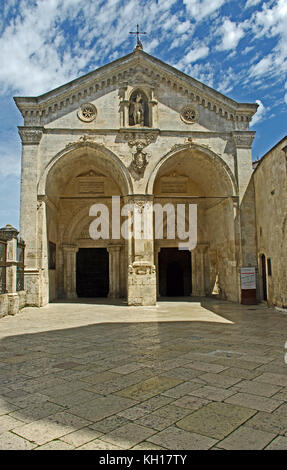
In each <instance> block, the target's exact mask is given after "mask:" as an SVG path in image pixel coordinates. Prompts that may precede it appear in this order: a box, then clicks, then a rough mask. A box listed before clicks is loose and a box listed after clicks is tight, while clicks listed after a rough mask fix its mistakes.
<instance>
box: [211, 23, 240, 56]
mask: <svg viewBox="0 0 287 470" xmlns="http://www.w3.org/2000/svg"><path fill="white" fill-rule="evenodd" d="M217 34H218V35H219V36H221V42H220V44H219V45H218V46H217V49H218V50H220V51H227V50H229V49H236V47H237V45H238V43H239V41H240V39H242V38H243V36H244V34H245V33H244V24H236V23H234V22H232V21H231V20H230V19H229V18H224V19H223V23H222V25H221V27H220V28H219V29H218V33H217Z"/></svg>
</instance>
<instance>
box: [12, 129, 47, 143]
mask: <svg viewBox="0 0 287 470" xmlns="http://www.w3.org/2000/svg"><path fill="white" fill-rule="evenodd" d="M43 130H44V128H43V127H21V126H18V132H19V135H20V137H21V141H22V144H23V145H38V144H39V143H40V140H41V138H42V135H43Z"/></svg>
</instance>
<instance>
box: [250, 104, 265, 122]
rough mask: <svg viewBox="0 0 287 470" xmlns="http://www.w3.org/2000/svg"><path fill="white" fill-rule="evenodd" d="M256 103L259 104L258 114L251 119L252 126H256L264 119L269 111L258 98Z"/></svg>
mask: <svg viewBox="0 0 287 470" xmlns="http://www.w3.org/2000/svg"><path fill="white" fill-rule="evenodd" d="M256 103H257V104H258V105H259V106H258V109H257V112H256V114H255V115H254V116H253V118H252V119H251V121H250V126H254V125H255V124H258V122H260V121H262V120H263V118H264V117H265V115H266V113H267V109H266V108H265V106H264V104H263V103H262V101H260V100H256Z"/></svg>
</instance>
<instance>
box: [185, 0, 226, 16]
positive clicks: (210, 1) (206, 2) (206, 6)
mask: <svg viewBox="0 0 287 470" xmlns="http://www.w3.org/2000/svg"><path fill="white" fill-rule="evenodd" d="M228 1H229V0H183V3H184V4H185V6H186V9H187V11H188V12H189V13H190V14H191V16H192V17H193V18H195V19H198V20H201V19H203V18H205V17H207V16H210V15H211V14H212V13H214V12H215V11H217V10H219V8H221V7H222V6H223V5H224V4H225V3H228Z"/></svg>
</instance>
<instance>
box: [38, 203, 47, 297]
mask: <svg viewBox="0 0 287 470" xmlns="http://www.w3.org/2000/svg"><path fill="white" fill-rule="evenodd" d="M46 203H47V196H38V259H39V273H40V302H41V306H44V305H46V304H47V303H48V302H49V272H48V240H47V219H46Z"/></svg>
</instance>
